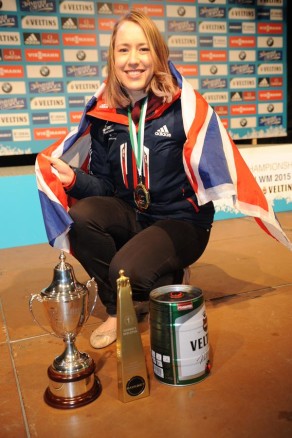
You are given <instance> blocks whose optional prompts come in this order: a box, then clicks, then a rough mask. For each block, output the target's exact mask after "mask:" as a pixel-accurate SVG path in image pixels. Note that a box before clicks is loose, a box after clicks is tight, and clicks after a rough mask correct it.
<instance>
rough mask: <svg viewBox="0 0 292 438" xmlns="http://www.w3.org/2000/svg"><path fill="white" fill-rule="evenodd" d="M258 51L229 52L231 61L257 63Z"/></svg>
mask: <svg viewBox="0 0 292 438" xmlns="http://www.w3.org/2000/svg"><path fill="white" fill-rule="evenodd" d="M255 60H256V51H255V50H230V51H229V61H231V62H232V61H247V62H249V61H255Z"/></svg>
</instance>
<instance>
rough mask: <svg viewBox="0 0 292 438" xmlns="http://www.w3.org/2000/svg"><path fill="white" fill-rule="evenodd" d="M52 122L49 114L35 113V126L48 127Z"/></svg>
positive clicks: (33, 117)
mask: <svg viewBox="0 0 292 438" xmlns="http://www.w3.org/2000/svg"><path fill="white" fill-rule="evenodd" d="M49 121H50V118H49V113H33V114H32V123H33V124H34V125H46V124H48V123H49Z"/></svg>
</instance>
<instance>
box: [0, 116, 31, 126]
mask: <svg viewBox="0 0 292 438" xmlns="http://www.w3.org/2000/svg"><path fill="white" fill-rule="evenodd" d="M0 124H1V125H2V126H3V125H4V126H23V125H29V115H28V113H15V114H14V113H13V114H12V113H6V114H5V113H4V114H0Z"/></svg>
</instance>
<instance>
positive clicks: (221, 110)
mask: <svg viewBox="0 0 292 438" xmlns="http://www.w3.org/2000/svg"><path fill="white" fill-rule="evenodd" d="M214 111H215V112H216V113H217V114H218V116H227V115H228V106H224V105H218V106H215V107H214Z"/></svg>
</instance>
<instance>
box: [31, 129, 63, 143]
mask: <svg viewBox="0 0 292 438" xmlns="http://www.w3.org/2000/svg"><path fill="white" fill-rule="evenodd" d="M68 132H69V131H68V128H36V129H34V130H33V136H34V140H50V139H51V138H57V139H58V138H61V137H64V136H65V135H67V134H68Z"/></svg>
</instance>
